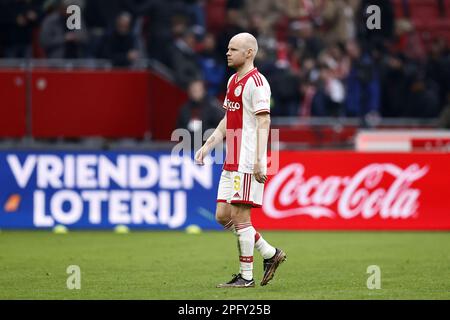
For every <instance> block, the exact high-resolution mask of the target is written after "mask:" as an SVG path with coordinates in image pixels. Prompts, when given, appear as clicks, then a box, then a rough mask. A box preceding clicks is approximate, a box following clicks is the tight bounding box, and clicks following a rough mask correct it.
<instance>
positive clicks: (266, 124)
mask: <svg viewBox="0 0 450 320" xmlns="http://www.w3.org/2000/svg"><path fill="white" fill-rule="evenodd" d="M269 130H270V113H268V112H261V113H258V114H256V161H255V165H254V167H253V174H254V175H255V179H256V181H258V182H259V183H265V182H266V180H267V175H266V174H265V173H264V171H263V165H262V160H263V159H264V157H265V152H266V147H267V142H268V139H269Z"/></svg>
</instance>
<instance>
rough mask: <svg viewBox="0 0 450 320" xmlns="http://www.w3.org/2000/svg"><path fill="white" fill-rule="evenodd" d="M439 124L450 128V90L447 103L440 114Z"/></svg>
mask: <svg viewBox="0 0 450 320" xmlns="http://www.w3.org/2000/svg"><path fill="white" fill-rule="evenodd" d="M439 126H440V127H441V128H444V129H450V92H448V93H447V104H446V105H445V107H444V108H443V109H442V112H441V114H440V115H439Z"/></svg>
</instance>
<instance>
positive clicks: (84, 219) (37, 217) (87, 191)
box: [0, 152, 220, 229]
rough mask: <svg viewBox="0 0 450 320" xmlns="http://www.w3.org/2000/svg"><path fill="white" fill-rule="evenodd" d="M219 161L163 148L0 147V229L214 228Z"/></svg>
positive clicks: (216, 226) (215, 226) (215, 225)
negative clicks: (177, 154)
mask: <svg viewBox="0 0 450 320" xmlns="http://www.w3.org/2000/svg"><path fill="white" fill-rule="evenodd" d="M219 176H220V167H218V168H214V166H213V165H211V164H210V165H205V166H197V165H195V163H194V162H193V160H192V158H191V157H189V156H185V157H174V156H171V155H170V153H157V152H151V153H114V152H102V153H78V152H77V153H63V152H50V153H44V152H42V153H41V152H39V153H29V152H14V153H8V152H2V153H0V177H1V185H0V205H1V208H0V228H6V229H7V228H25V229H27V228H51V227H53V226H55V225H58V224H62V225H66V226H68V227H71V228H75V229H76V228H85V229H104V228H112V227H113V226H115V225H118V224H123V225H128V226H130V227H136V228H150V229H179V228H183V227H184V226H186V225H189V224H198V225H202V226H203V227H206V228H219V226H218V225H217V223H216V222H215V220H214V212H211V208H215V200H216V185H217V183H218V179H219Z"/></svg>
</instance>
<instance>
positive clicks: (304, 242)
mask: <svg viewBox="0 0 450 320" xmlns="http://www.w3.org/2000/svg"><path fill="white" fill-rule="evenodd" d="M73 4H75V5H78V6H79V7H80V8H81V29H80V30H74V31H71V30H68V29H67V27H66V19H67V18H68V14H67V13H66V8H67V7H68V6H69V5H73ZM369 5H377V6H379V7H380V9H381V29H379V30H378V29H375V30H370V29H368V28H367V24H366V23H367V19H368V18H369V16H370V15H369V14H367V12H366V9H367V7H368V6H369ZM242 31H248V32H251V33H252V34H254V35H255V36H256V37H257V39H258V42H259V53H258V56H257V60H256V66H257V67H258V69H259V71H260V72H261V73H263V74H264V75H265V76H266V77H267V79H268V80H269V83H270V85H271V89H272V101H271V117H272V128H273V129H278V130H279V131H278V135H279V142H277V143H275V142H274V141H272V144H271V147H272V154H273V155H274V158H273V160H274V161H276V162H277V163H278V164H279V170H278V171H277V172H276V173H274V174H273V175H272V176H271V177H270V179H269V181H268V183H267V186H266V193H265V200H264V206H263V208H262V209H258V210H255V211H254V212H253V214H252V220H253V224H254V225H255V227H256V228H257V229H260V230H263V231H266V233H267V236H266V238H268V239H269V240H271V239H273V240H274V243H276V242H278V243H280V246H283V248H286V251H287V252H288V256H290V260H288V261H289V262H288V263H287V264H286V266H283V267H282V268H285V278H284V279H283V277H282V276H280V282H278V283H276V282H275V281H274V283H273V287H272V288H273V289H270V288H269V289H267V290H266V291H264V290H261V288H259V289H258V293H257V294H256V295H253V296H252V295H249V294H248V293H235V292H233V293H232V294H231V293H230V294H229V295H223V294H222V293H217V291H215V290H213V289H211V288H212V287H213V286H214V283H215V281H219V279H217V278H216V277H220V276H225V277H226V276H227V274H228V273H231V272H232V271H234V269H233V266H234V264H233V263H234V261H235V259H234V260H233V259H232V258H229V257H233V252H234V251H233V250H235V248H234V243H232V242H233V241H232V238H231V236H230V235H227V234H224V233H222V232H220V233H219V232H212V231H214V230H220V227H219V225H218V224H217V223H216V222H215V221H214V211H215V199H216V190H217V183H218V180H219V176H220V171H221V165H220V164H212V165H207V166H205V167H196V166H195V165H194V164H193V162H192V160H191V158H189V157H188V158H187V159H186V158H182V157H171V156H170V151H171V150H172V148H173V147H174V146H175V145H176V144H177V143H178V142H177V141H171V135H172V133H173V131H174V130H175V129H177V128H185V129H187V130H189V131H190V133H191V134H192V137H194V135H195V133H197V134H198V133H200V134H202V133H203V132H205V131H206V130H207V129H209V128H214V127H215V126H216V125H217V123H218V122H219V120H220V118H221V117H223V113H222V110H221V109H222V108H220V106H221V102H222V101H223V98H224V95H225V90H226V82H227V80H228V78H229V76H230V75H231V74H232V70H229V69H228V68H227V67H226V64H225V59H224V57H225V52H226V48H227V46H228V41H229V39H230V38H231V37H232V36H233V35H234V34H236V33H239V32H242ZM449 41H450V1H449V0H335V1H327V0H280V1H271V0H257V1H256V0H184V1H183V0H173V1H162V0H112V1H106V0H84V1H83V0H79V1H76V0H71V1H66V0H64V1H58V0H0V179H1V180H0V181H1V185H0V230H2V233H1V234H0V248H2V250H0V261H1V262H2V263H1V265H0V270H2V272H1V273H0V285H3V287H4V288H8V290H0V291H1V293H0V298H3V299H5V298H6V299H10V298H26V299H33V298H80V297H81V298H150V299H155V298H157V299H179V298H180V299H190V298H194V299H195V298H199V299H205V298H213V299H229V298H248V299H252V298H257V299H259V298H262V299H299V298H319V299H320V298H332V299H334V298H337V299H339V298H350V299H351V298H445V299H448V298H449V297H450V294H449V292H450V289H449V288H450V285H449V283H448V280H444V279H448V267H449V265H450V256H449V254H448V252H449V250H448V249H449V243H450V241H448V240H449V238H448V234H447V232H446V231H448V230H450V204H449V201H448V199H450V166H449V165H450V154H449V150H450V130H449V128H450V90H449V84H450V55H449ZM275 155H276V156H275ZM277 159H278V161H277ZM57 225H63V226H66V227H67V228H68V229H69V234H68V235H67V236H66V237H65V238H58V239H57V240H55V239H54V238H52V237H53V236H54V235H52V234H51V233H49V232H48V230H51V228H53V227H55V226H57ZM118 225H126V226H128V227H129V228H130V229H131V230H132V232H131V234H130V235H128V237H127V238H118V237H117V235H114V234H111V235H109V234H106V233H102V232H85V233H83V232H80V233H77V232H75V233H72V230H112V229H113V228H114V227H116V226H118ZM189 225H197V226H199V227H200V228H202V229H203V230H208V232H205V233H202V234H201V235H200V236H199V237H197V238H195V237H189V235H186V234H184V233H182V232H180V231H183V230H184V229H185V228H186V227H187V226H189ZM17 230H26V231H17ZM38 230H41V231H42V230H45V232H40V231H39V232H38ZM138 230H140V231H138ZM144 230H145V232H144ZM149 230H150V231H156V230H176V231H173V232H165V233H159V232H147V231H149ZM269 230H274V231H269ZM288 230H289V231H290V232H287V231H288ZM305 230H310V231H317V230H326V231H328V232H310V233H305V232H299V231H305ZM336 230H339V231H346V232H335V231H336ZM349 230H353V231H355V230H357V231H360V232H347V231H349ZM386 230H389V231H400V230H401V231H403V232H401V233H400V232H384V231H386ZM135 231H136V232H135ZM209 231H211V232H209ZM367 231H371V232H367ZM373 231H375V232H376V233H373ZM418 231H421V232H418ZM208 239H209V240H208ZM153 243H155V244H156V245H155V246H153V245H152V244H153ZM221 243H232V245H230V246H229V247H227V246H225V245H220V244H221ZM205 244H211V247H208V246H205ZM156 246H157V247H156ZM185 246H188V250H187V252H190V254H187V253H186V250H185V249H186V248H185ZM68 248H70V250H71V251H70V250H68ZM86 248H89V249H86ZM346 248H347V249H348V250H347V249H346ZM204 252H208V254H210V255H211V256H213V257H212V258H211V257H210V258H211V261H214V263H215V265H214V267H213V269H212V271H211V272H212V274H214V279H211V278H209V277H208V276H209V274H204V272H202V271H201V267H199V266H198V261H200V262H201V263H204V264H205V265H206V264H208V265H209V262H208V259H206V258H205V257H203V256H202V255H204ZM369 252H372V253H373V254H372V255H371V254H369ZM225 253H226V254H228V256H226V255H225ZM167 256H170V257H179V259H174V260H173V261H172V260H171V261H170V262H169V264H170V267H168V268H166V267H167V265H166V264H165V263H163V262H162V261H165V260H164V259H167ZM192 256H197V258H198V256H201V257H200V258H199V260H198V259H197V258H195V259H191V258H192ZM227 257H228V258H227ZM325 257H327V258H325ZM133 259H135V260H133ZM189 259H191V260H195V261H192V262H190V263H187V262H186V261H188V260H189ZM196 259H197V260H196ZM227 259H228V260H227ZM327 259H329V260H327ZM30 261H31V262H32V263H31V264H30ZM69 264H80V265H81V268H82V270H86V269H87V270H88V273H87V276H86V279H88V280H86V281H90V282H89V283H91V286H89V285H88V284H86V285H85V287H84V288H85V289H84V290H81V292H82V293H80V294H78V295H77V294H76V293H74V292H72V291H70V290H67V289H66V288H65V278H66V276H67V275H66V274H65V268H66V266H67V265H69ZM180 264H182V265H183V267H181V266H180ZM371 264H380V266H381V268H382V270H386V269H387V270H388V272H390V273H388V274H387V275H385V274H384V273H383V277H385V278H383V279H387V280H386V282H383V283H385V284H386V286H384V287H383V288H386V287H387V288H388V290H384V291H383V292H382V293H374V291H370V290H367V288H366V287H365V279H366V277H367V275H366V274H365V271H366V268H367V266H369V265H371ZM226 265H229V267H226ZM325 265H329V268H327V267H326V266H325ZM83 266H84V268H85V269H83ZM157 267H158V268H163V269H164V270H170V271H168V272H166V273H163V272H161V271H160V270H158V268H157ZM259 267H260V266H257V267H256V268H259ZM383 268H384V269H383ZM125 269H127V270H132V271H133V273H132V274H133V276H131V277H129V275H128V276H124V274H125V273H126V272H125V271H124V270H125ZM149 269H150V270H149ZM338 269H341V270H343V271H342V272H344V274H343V275H341V276H337V275H336V274H333V270H338ZM61 270H63V271H62V273H61ZM102 270H103V271H105V272H102ZM257 270H259V269H257ZM297 270H301V271H297ZM183 271H186V272H189V274H191V276H190V278H189V279H188V280H189V281H188V282H184V281H185V280H186V279H185V278H182V274H183ZM89 272H90V273H89ZM124 272H125V273H124ZM24 274H27V276H25V277H24V276H23V275H24ZM127 274H128V273H127ZM192 274H195V275H197V277H194V278H192ZM302 274H303V275H307V276H305V277H306V278H305V277H303V278H302ZM177 277H178V278H177ZM173 278H175V279H177V281H176V283H175V284H173V281H172V279H173ZM143 279H146V280H143ZM306 279H307V280H306ZM355 279H356V280H355ZM196 281H197V282H196ZM113 283H119V284H120V287H119V288H120V289H117V290H115V289H114V287H113ZM168 283H172V285H171V286H170V285H168ZM193 283H195V284H196V285H197V284H198V285H199V287H200V289H199V290H198V292H196V293H195V294H192V284H193ZM277 286H278V287H277ZM280 288H281V289H282V291H283V293H280V290H279V289H280ZM349 288H350V289H349Z"/></svg>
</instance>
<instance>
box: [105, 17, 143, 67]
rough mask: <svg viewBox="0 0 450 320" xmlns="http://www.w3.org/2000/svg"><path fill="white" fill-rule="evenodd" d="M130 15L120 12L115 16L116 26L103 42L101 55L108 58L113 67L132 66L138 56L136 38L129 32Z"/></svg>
mask: <svg viewBox="0 0 450 320" xmlns="http://www.w3.org/2000/svg"><path fill="white" fill-rule="evenodd" d="M131 20H132V16H131V14H130V13H128V12H122V13H121V14H120V15H119V16H118V17H117V18H116V27H115V30H114V32H113V33H112V34H111V35H108V36H107V37H106V39H105V40H104V42H103V46H104V47H103V50H102V51H103V53H102V57H103V58H106V59H110V60H111V62H112V64H113V66H115V67H128V66H132V65H133V64H134V63H135V62H136V60H137V59H138V58H139V51H138V49H137V38H136V36H135V35H134V34H133V33H132V32H131Z"/></svg>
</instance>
